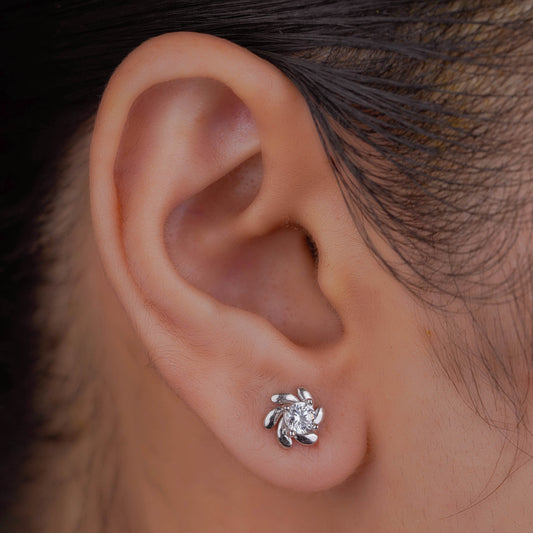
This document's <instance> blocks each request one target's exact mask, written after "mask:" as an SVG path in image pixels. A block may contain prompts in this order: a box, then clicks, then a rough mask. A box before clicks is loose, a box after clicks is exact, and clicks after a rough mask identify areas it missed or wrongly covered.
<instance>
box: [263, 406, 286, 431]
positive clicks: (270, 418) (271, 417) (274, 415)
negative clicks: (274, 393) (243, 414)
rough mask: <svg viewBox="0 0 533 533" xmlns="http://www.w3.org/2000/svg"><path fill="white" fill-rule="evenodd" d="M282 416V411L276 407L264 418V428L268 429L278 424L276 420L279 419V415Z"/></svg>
mask: <svg viewBox="0 0 533 533" xmlns="http://www.w3.org/2000/svg"><path fill="white" fill-rule="evenodd" d="M282 414H283V409H282V408H281V407H276V408H275V409H272V411H270V413H268V415H266V417H265V422H264V424H265V428H266V429H270V428H272V427H274V424H276V423H277V422H278V420H279V419H280V418H281V415H282Z"/></svg>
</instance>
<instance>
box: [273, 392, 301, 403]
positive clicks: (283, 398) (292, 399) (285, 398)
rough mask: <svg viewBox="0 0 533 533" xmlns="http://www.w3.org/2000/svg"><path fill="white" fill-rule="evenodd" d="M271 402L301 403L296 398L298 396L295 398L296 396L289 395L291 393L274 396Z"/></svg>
mask: <svg viewBox="0 0 533 533" xmlns="http://www.w3.org/2000/svg"><path fill="white" fill-rule="evenodd" d="M271 400H272V401H273V402H274V403H294V402H299V401H300V400H298V398H296V396H294V394H289V393H280V394H274V396H272V398H271Z"/></svg>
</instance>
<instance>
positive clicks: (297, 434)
mask: <svg viewBox="0 0 533 533" xmlns="http://www.w3.org/2000/svg"><path fill="white" fill-rule="evenodd" d="M271 401H272V403H275V404H281V407H276V408H275V409H272V411H270V412H269V413H268V414H267V415H266V417H265V420H264V423H263V424H264V426H265V428H266V429H271V428H272V427H274V426H275V425H276V424H277V425H278V427H277V435H278V441H279V443H280V444H281V445H282V446H283V447H284V448H291V447H292V439H293V438H295V439H296V440H297V441H298V442H299V443H300V444H306V445H310V444H315V443H316V442H317V441H318V435H317V434H316V433H313V431H315V430H317V429H318V425H319V424H320V422H322V420H323V419H324V409H323V408H322V407H318V408H317V409H315V408H314V407H313V397H312V396H311V393H310V392H309V391H308V390H306V389H304V388H303V387H300V388H298V397H296V396H295V395H294V394H290V393H280V394H274V396H272V398H271Z"/></svg>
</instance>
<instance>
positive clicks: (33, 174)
mask: <svg viewBox="0 0 533 533" xmlns="http://www.w3.org/2000/svg"><path fill="white" fill-rule="evenodd" d="M520 4H521V3H520V2H512V1H496V0H468V1H464V2H461V1H460V2H458V1H457V0H453V1H451V0H427V1H421V0H412V1H408V0H321V1H318V0H271V1H265V2H257V0H254V1H249V0H225V1H218V2H199V1H197V0H183V1H179V2H175V1H169V0H158V1H154V2H144V1H117V2H101V1H97V0H72V1H63V0H57V1H54V2H49V3H44V2H36V1H34V2H32V1H23V0H19V1H11V0H4V1H3V3H2V8H0V24H1V35H2V50H3V51H4V52H3V58H2V62H3V66H2V80H1V83H0V91H1V106H2V107H1V120H2V125H3V128H4V132H3V135H2V150H1V153H2V155H1V157H2V159H1V162H0V168H1V169H2V176H1V181H0V183H1V185H0V187H1V200H0V201H1V206H0V228H1V231H2V240H1V243H0V247H1V248H0V286H1V289H0V290H1V300H0V324H2V326H1V327H2V331H1V335H0V343H1V344H0V427H2V429H3V435H4V436H3V437H2V439H1V448H0V455H1V457H2V461H1V462H0V515H2V516H3V515H4V512H3V509H7V508H9V506H10V505H12V504H13V503H14V499H15V498H16V497H17V491H16V488H17V486H18V484H19V483H20V480H19V479H20V475H21V472H23V471H24V470H23V468H22V467H23V465H24V464H26V462H27V460H28V458H29V456H30V455H31V451H32V447H33V446H34V445H35V443H36V442H38V441H39V439H40V438H42V435H43V427H44V426H45V425H46V420H41V419H39V417H38V416H37V415H36V411H35V408H34V398H35V390H36V389H37V387H38V386H45V385H46V383H43V384H41V383H40V381H41V378H40V373H39V370H38V368H39V363H40V361H41V360H42V353H41V352H42V345H41V336H42V332H41V331H40V328H39V324H35V320H34V316H35V310H36V309H37V308H38V307H39V306H40V305H44V304H41V303H39V302H37V301H36V290H37V288H38V287H39V285H40V284H41V283H42V279H43V275H44V272H45V270H46V264H43V257H44V255H43V246H42V240H41V239H40V235H41V232H42V226H43V221H45V220H46V216H47V213H48V212H49V207H50V205H51V204H52V203H53V200H54V197H55V196H56V194H57V190H58V186H59V185H60V184H59V176H60V171H59V170H60V164H61V156H62V155H63V153H64V150H65V147H66V146H67V144H68V140H69V139H70V138H71V137H72V135H73V133H74V131H76V129H77V128H79V126H80V124H82V123H83V122H84V121H85V120H87V119H88V118H89V117H91V116H92V115H93V114H94V113H95V111H96V109H97V105H98V102H99V98H100V96H101V94H102V92H103V90H104V87H105V84H106V82H107V80H108V79H109V77H110V75H111V73H112V71H113V70H114V68H115V67H116V66H117V65H118V64H119V63H120V61H121V60H122V59H123V58H124V57H125V56H126V54H128V53H129V52H130V51H131V50H132V49H133V48H135V47H136V46H137V45H139V44H140V43H141V42H142V41H144V40H146V39H148V38H150V37H153V36H155V35H159V34H161V33H165V32H170V31H182V30H183V31H195V32H204V33H209V34H212V35H216V36H220V37H222V38H225V39H228V40H230V41H233V42H235V43H237V44H239V45H241V46H243V47H246V48H248V49H249V50H251V51H252V52H254V53H256V54H257V55H258V56H260V57H263V58H265V59H266V60H268V61H270V62H271V63H273V64H274V65H276V66H277V67H278V68H279V69H281V70H282V71H283V72H284V73H285V74H286V75H287V76H288V77H289V78H290V79H291V80H292V81H293V83H294V84H295V85H296V86H297V87H298V89H299V90H300V91H301V92H302V94H303V95H304V97H305V98H306V100H307V102H308V104H309V107H310V110H311V113H312V115H313V118H314V120H315V123H316V125H317V128H318V130H319V133H320V135H321V138H322V141H323V144H324V147H325V149H326V150H327V153H328V155H329V158H330V161H331V164H332V166H333V168H334V169H335V171H336V176H337V179H338V183H339V186H340V188H341V190H342V192H343V194H344V197H345V199H346V202H347V205H348V207H349V209H350V212H351V213H352V215H353V219H354V221H355V224H356V226H357V228H358V230H359V231H360V232H361V234H362V235H363V236H364V237H365V239H366V242H367V244H368V245H369V246H370V247H371V248H372V249H373V250H374V252H375V253H376V256H377V257H378V259H380V260H381V262H382V264H383V265H384V267H385V268H387V269H388V270H389V271H390V272H391V274H392V275H394V276H396V277H397V278H398V279H399V280H400V281H401V282H402V283H404V285H405V286H406V287H407V288H408V289H409V290H411V291H413V292H414V293H415V294H416V295H417V296H418V297H419V298H421V299H422V300H424V301H426V302H430V303H431V304H432V305H438V302H440V303H441V304H442V299H440V300H436V299H435V298H434V296H435V295H436V296H441V297H442V296H443V295H448V296H451V297H453V298H454V299H457V298H458V299H460V301H461V302H473V301H477V302H487V303H491V302H494V301H495V300H496V298H500V297H501V298H505V297H510V299H511V300H513V299H514V300H517V301H518V296H516V295H517V294H518V293H517V287H519V286H520V283H521V280H523V278H524V277H525V276H524V272H526V270H527V269H528V268H529V257H523V258H522V262H521V263H520V264H518V261H516V260H515V259H512V258H513V257H514V256H513V255H512V254H511V252H512V251H513V249H514V246H515V243H516V239H517V238H518V235H519V234H520V232H522V231H524V228H525V229H527V228H528V224H529V223H530V222H531V221H530V220H529V217H530V212H529V209H526V208H527V207H528V206H529V194H526V189H525V187H526V186H528V185H529V183H528V180H527V179H525V178H524V176H523V175H522V174H521V171H522V170H523V169H522V166H521V164H522V158H523V152H524V150H523V149H524V146H523V145H521V144H520V143H521V142H522V143H526V142H530V140H529V139H527V136H519V135H518V134H517V132H519V131H521V128H523V127H524V125H525V124H526V123H527V121H528V120H529V117H528V116H527V113H526V112H527V111H528V110H529V107H530V100H529V98H526V97H530V96H531V86H530V84H529V82H530V77H531V74H532V72H531V64H530V61H531V59H530V56H529V53H530V51H529V50H527V49H526V45H527V43H528V42H529V39H530V35H531V29H532V21H531V16H532V13H531V8H526V7H524V6H522V7H521V5H520ZM510 5H513V6H514V8H513V9H511V8H510ZM528 84H529V85H528ZM355 138H357V139H359V140H362V141H364V146H365V149H364V150H363V149H361V148H360V143H354V142H353V140H354V139H355ZM369 228H372V230H373V231H377V233H378V234H379V235H380V236H381V237H382V238H384V239H385V241H386V242H387V243H388V244H389V245H390V246H391V247H392V249H393V250H394V251H395V256H394V257H392V258H385V257H383V256H382V255H381V254H380V253H378V251H377V249H376V247H375V244H374V242H373V240H372V238H371V237H370V235H371V232H370V231H369ZM487 243H490V244H493V246H492V247H491V248H490V249H489V247H488V246H487ZM513 261H514V263H513ZM515 263H516V265H518V266H516V265H515ZM502 265H504V268H503V269H502ZM502 270H505V271H506V273H507V274H508V275H507V278H506V279H505V280H503V282H502V280H501V279H500V278H499V277H495V273H496V272H499V271H502ZM527 281H528V282H529V279H528V280H527ZM528 288H529V287H528ZM522 291H524V293H526V292H527V291H526V290H525V289H524V288H522ZM522 300H523V298H522V297H521V300H520V301H522ZM442 306H443V307H446V306H445V305H444V304H442ZM466 308H467V310H468V309H469V307H468V305H467V306H466ZM480 327H482V325H480ZM527 332H528V334H527V335H525V338H526V339H529V340H531V338H533V336H532V335H530V332H529V329H528V330H527ZM485 337H486V336H485ZM485 337H484V338H485ZM489 345H490V346H489V348H490V347H491V346H492V344H490V343H489ZM527 346H530V344H527V343H525V348H524V350H525V351H526V350H527ZM482 349H483V353H484V357H485V359H486V362H485V364H484V370H485V371H486V372H487V373H488V374H489V376H490V379H491V380H492V381H493V382H494V384H495V385H496V386H497V387H499V388H500V389H501V390H504V392H505V394H507V395H508V396H512V393H511V392H510V389H509V388H506V387H505V386H502V384H501V380H500V373H499V372H496V371H495V370H494V368H495V367H498V368H499V369H503V371H504V374H505V375H506V376H507V378H508V383H509V387H511V388H512V386H513V383H514V381H513V373H512V371H511V370H509V368H510V367H509V365H508V364H507V363H506V361H507V359H509V358H510V357H511V355H510V354H502V353H499V352H497V350H496V349H495V348H493V346H492V348H490V349H489V350H488V352H487V343H485V344H484V345H483V348H482ZM491 349H492V350H493V352H494V353H492V354H490V350H491ZM475 351H476V350H472V353H474V352H475ZM461 357H462V356H461V354H458V355H457V368H458V370H457V375H459V377H461V376H462V374H461V372H462V371H461V369H460V367H461V365H462V364H463V363H462V361H460V359H461ZM465 357H467V356H465ZM491 357H495V358H497V361H498V364H497V365H494V364H492V363H491V362H490V361H491V360H492V359H491ZM527 357H530V354H529V352H528V353H527ZM467 359H468V361H469V362H470V363H471V364H472V365H473V364H474V363H473V362H472V361H474V356H471V357H470V358H468V357H467ZM482 370H483V368H482ZM452 373H453V372H450V374H452Z"/></svg>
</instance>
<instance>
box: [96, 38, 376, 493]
mask: <svg viewBox="0 0 533 533" xmlns="http://www.w3.org/2000/svg"><path fill="white" fill-rule="evenodd" d="M90 174H91V206H92V214H93V225H94V231H95V236H96V240H97V243H98V247H99V251H100V255H101V258H102V262H103V265H104V268H105V270H106V273H107V276H108V278H109V280H110V282H111V284H112V286H113V287H114V289H115V291H116V293H117V294H118V296H119V299H120V301H121V302H122V305H123V307H124V309H125V312H126V313H127V315H128V317H129V318H130V320H131V321H132V323H133V324H134V325H135V326H136V328H137V331H138V333H139V336H140V338H141V340H142V342H143V343H144V346H145V347H146V352H147V354H148V357H149V358H150V360H151V363H152V364H153V366H154V367H155V368H156V369H157V371H158V372H159V374H160V376H161V377H162V379H163V380H164V381H165V382H166V384H167V385H168V386H169V387H170V388H171V389H172V390H173V391H174V392H175V393H176V395H178V396H179V397H181V398H182V399H183V400H184V401H186V402H187V404H188V405H189V406H190V407H191V408H192V409H193V410H194V411H195V412H196V413H197V414H198V415H199V416H200V417H201V419H202V420H203V421H204V422H205V424H206V425H207V426H208V427H209V428H210V429H211V430H212V431H213V433H214V435H215V436H216V437H217V438H218V439H220V441H222V443H223V444H224V445H225V446H226V448H227V449H228V450H229V451H230V452H231V453H232V454H233V455H234V456H235V457H236V458H237V459H238V460H239V461H241V462H242V463H243V464H244V465H246V466H247V467H248V468H249V469H250V470H251V471H253V472H255V473H256V474H257V475H259V476H261V477H263V478H265V479H267V480H268V481H270V482H272V483H274V484H277V485H280V486H284V487H289V488H294V489H298V490H323V489H328V488H331V487H334V486H336V485H338V484H340V483H342V482H343V481H344V480H346V479H347V478H348V477H349V476H350V475H352V474H353V473H354V472H355V471H356V469H357V468H358V467H359V466H360V464H361V462H362V461H363V459H364V456H365V452H366V442H367V437H366V422H365V406H364V401H363V398H362V395H361V394H360V393H359V392H358V391H357V387H354V380H353V379H352V377H353V375H354V372H355V371H356V365H355V363H354V357H353V344H352V343H351V342H350V341H351V339H353V335H354V333H353V331H352V330H351V329H350V328H349V327H348V326H347V318H348V316H347V313H348V309H349V307H348V306H347V305H346V301H347V298H348V297H349V292H350V291H349V290H348V288H347V287H346V286H343V285H342V276H340V275H339V272H340V271H339V270H338V269H337V267H336V266H335V263H336V260H337V259H338V258H340V257H342V256H343V254H344V252H343V250H344V251H345V250H346V245H347V244H348V245H351V243H352V241H351V240H350V239H352V237H346V235H353V233H354V230H353V227H352V224H351V220H350V217H349V216H348V215H347V213H346V209H345V206H344V201H343V198H342V195H341V194H340V192H339V190H338V188H337V185H336V183H335V180H334V176H333V174H332V171H331V168H330V166H329V163H328V159H327V157H326V155H325V153H324V150H323V148H322V145H321V142H320V139H319V137H318V134H317V132H316V129H315V126H314V123H313V120H312V118H311V116H310V113H309V110H308V107H307V105H306V103H305V100H304V98H303V97H302V95H301V94H300V93H299V92H298V91H297V90H296V88H295V87H294V86H293V85H292V83H291V82H290V81H289V80H288V79H287V78H286V77H285V76H284V75H283V74H282V73H281V72H279V71H278V70H277V69H276V68H274V67H273V66H272V65H271V64H269V63H267V62H266V61H264V60H262V59H260V58H258V57H256V56H255V55H253V54H252V53H250V52H249V51H247V50H244V49H242V48H240V47H238V46H236V45H234V44H232V43H229V42H227V41H223V40H220V39H217V38H215V37H210V36H206V35H198V34H187V33H181V34H168V35H164V36H161V37H158V38H155V39H152V40H150V41H147V42H146V43H144V44H143V45H142V46H140V47H139V48H138V49H136V50H135V51H134V52H132V54H131V55H130V56H129V57H128V58H126V59H125V60H124V62H123V63H122V64H121V65H120V66H119V68H118V69H117V71H116V72H115V74H114V75H113V76H112V78H111V80H110V82H109V84H108V87H107V89H106V91H105V94H104V96H103V99H102V102H101V105H100V109H99V111H98V115H97V119H96V125H95V130H94V133H93V139H92V146H91V168H90ZM314 243H316V245H315V244H314ZM315 246H316V249H315ZM317 253H318V258H317ZM345 255H346V254H345ZM300 386H303V387H305V388H306V389H308V390H309V391H311V393H312V394H313V397H314V399H315V405H321V406H323V407H324V409H325V413H326V415H325V418H324V421H323V422H322V423H321V424H320V430H319V433H318V435H319V439H318V442H317V443H316V444H314V445H312V446H304V445H300V444H295V445H294V446H293V447H292V449H290V450H287V449H284V448H283V447H281V446H279V444H278V442H277V440H276V435H275V433H274V432H273V431H267V430H265V428H264V427H263V420H264V417H265V415H266V413H267V412H268V411H269V410H270V409H271V408H272V404H271V402H270V397H271V396H272V395H273V394H276V393H280V392H291V393H295V392H296V389H297V388H298V387H300ZM168 423H169V424H172V423H174V421H172V420H169V421H168ZM184 430H185V431H186V428H184Z"/></svg>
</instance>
